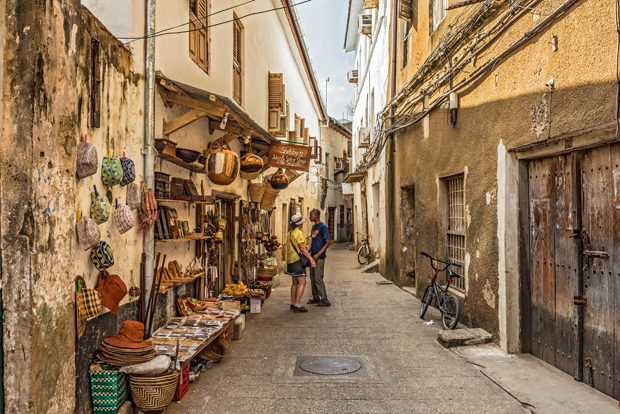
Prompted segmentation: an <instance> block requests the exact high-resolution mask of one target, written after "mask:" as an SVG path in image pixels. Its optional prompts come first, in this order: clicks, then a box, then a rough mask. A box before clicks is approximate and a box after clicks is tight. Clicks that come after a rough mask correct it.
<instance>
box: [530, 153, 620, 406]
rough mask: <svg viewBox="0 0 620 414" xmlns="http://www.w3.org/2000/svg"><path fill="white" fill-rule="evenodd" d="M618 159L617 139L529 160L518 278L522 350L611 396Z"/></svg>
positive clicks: (616, 337) (618, 250) (618, 291)
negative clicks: (524, 263)
mask: <svg viewBox="0 0 620 414" xmlns="http://www.w3.org/2000/svg"><path fill="white" fill-rule="evenodd" d="M619 165H620V145H618V144H615V145H607V146H603V147H599V148H595V149H590V150H586V151H580V152H574V153H571V154H564V155H559V156H555V157H548V158H544V159H539V160H533V161H530V162H529V165H528V180H527V186H528V189H527V197H528V205H529V211H528V213H527V214H528V220H527V221H528V225H527V227H526V229H527V230H528V231H529V241H528V248H527V252H526V254H528V255H529V264H530V266H529V268H528V269H526V271H527V274H525V275H524V278H523V284H522V290H523V298H524V302H523V304H522V305H524V306H523V312H524V314H523V326H524V347H525V348H526V351H528V352H530V353H531V354H533V355H534V356H536V357H538V358H540V359H542V360H543V361H545V362H547V363H549V364H551V365H554V366H555V367H557V368H559V369H561V370H562V371H564V372H566V373H568V374H570V375H573V376H574V377H575V378H576V379H579V380H581V381H583V382H585V383H587V384H589V385H591V386H592V387H594V388H596V389H598V390H599V391H601V392H604V393H605V394H607V395H610V396H612V397H614V398H616V399H618V398H620V382H619V380H620V361H618V358H616V355H615V350H616V349H620V346H619V345H620V329H619V328H620V322H619V321H620V309H617V308H618V306H619V305H620V237H619V236H617V235H618V234H620V168H619ZM522 191H523V190H522ZM616 298H618V302H616ZM528 302H529V303H528Z"/></svg>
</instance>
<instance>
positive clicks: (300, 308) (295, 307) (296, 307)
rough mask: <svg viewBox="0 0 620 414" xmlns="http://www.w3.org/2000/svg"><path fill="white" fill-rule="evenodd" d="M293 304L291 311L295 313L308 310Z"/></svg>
mask: <svg viewBox="0 0 620 414" xmlns="http://www.w3.org/2000/svg"><path fill="white" fill-rule="evenodd" d="M291 306H293V312H295V313H304V312H308V309H306V308H304V307H303V306H294V305H291Z"/></svg>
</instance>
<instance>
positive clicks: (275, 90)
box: [268, 73, 284, 111]
mask: <svg viewBox="0 0 620 414" xmlns="http://www.w3.org/2000/svg"><path fill="white" fill-rule="evenodd" d="M283 80H284V77H283V75H282V74H281V73H269V75H268V83H269V84H268V89H269V109H279V110H282V111H283V110H284V108H283V107H282V102H283V100H284V97H283V95H284V83H283Z"/></svg>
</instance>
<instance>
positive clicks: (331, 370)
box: [299, 357, 362, 375]
mask: <svg viewBox="0 0 620 414" xmlns="http://www.w3.org/2000/svg"><path fill="white" fill-rule="evenodd" d="M361 367H362V364H360V362H359V361H357V360H355V359H353V358H349V357H315V358H307V359H304V360H303V361H301V362H300V363H299V368H301V369H303V370H304V371H306V372H310V373H312V374H319V375H345V374H351V373H353V372H356V371H358V370H359V369H360V368H361Z"/></svg>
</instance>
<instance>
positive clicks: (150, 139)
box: [141, 0, 156, 328]
mask: <svg viewBox="0 0 620 414" xmlns="http://www.w3.org/2000/svg"><path fill="white" fill-rule="evenodd" d="M155 3H156V0H145V10H144V18H145V21H144V32H145V36H146V39H145V47H144V146H143V149H142V154H143V155H144V182H145V184H146V187H147V189H149V190H150V189H153V186H154V175H155V173H154V166H155V147H154V145H153V144H154V134H155V38H154V37H153V35H154V33H155ZM143 246H144V256H145V261H144V282H145V283H144V286H141V288H142V289H144V291H145V292H144V297H145V298H148V297H149V295H150V293H151V292H150V290H151V284H152V282H153V277H154V269H153V259H154V257H155V238H154V233H153V226H150V227H149V228H148V229H146V230H145V231H144V242H143ZM149 328H150V327H149Z"/></svg>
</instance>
